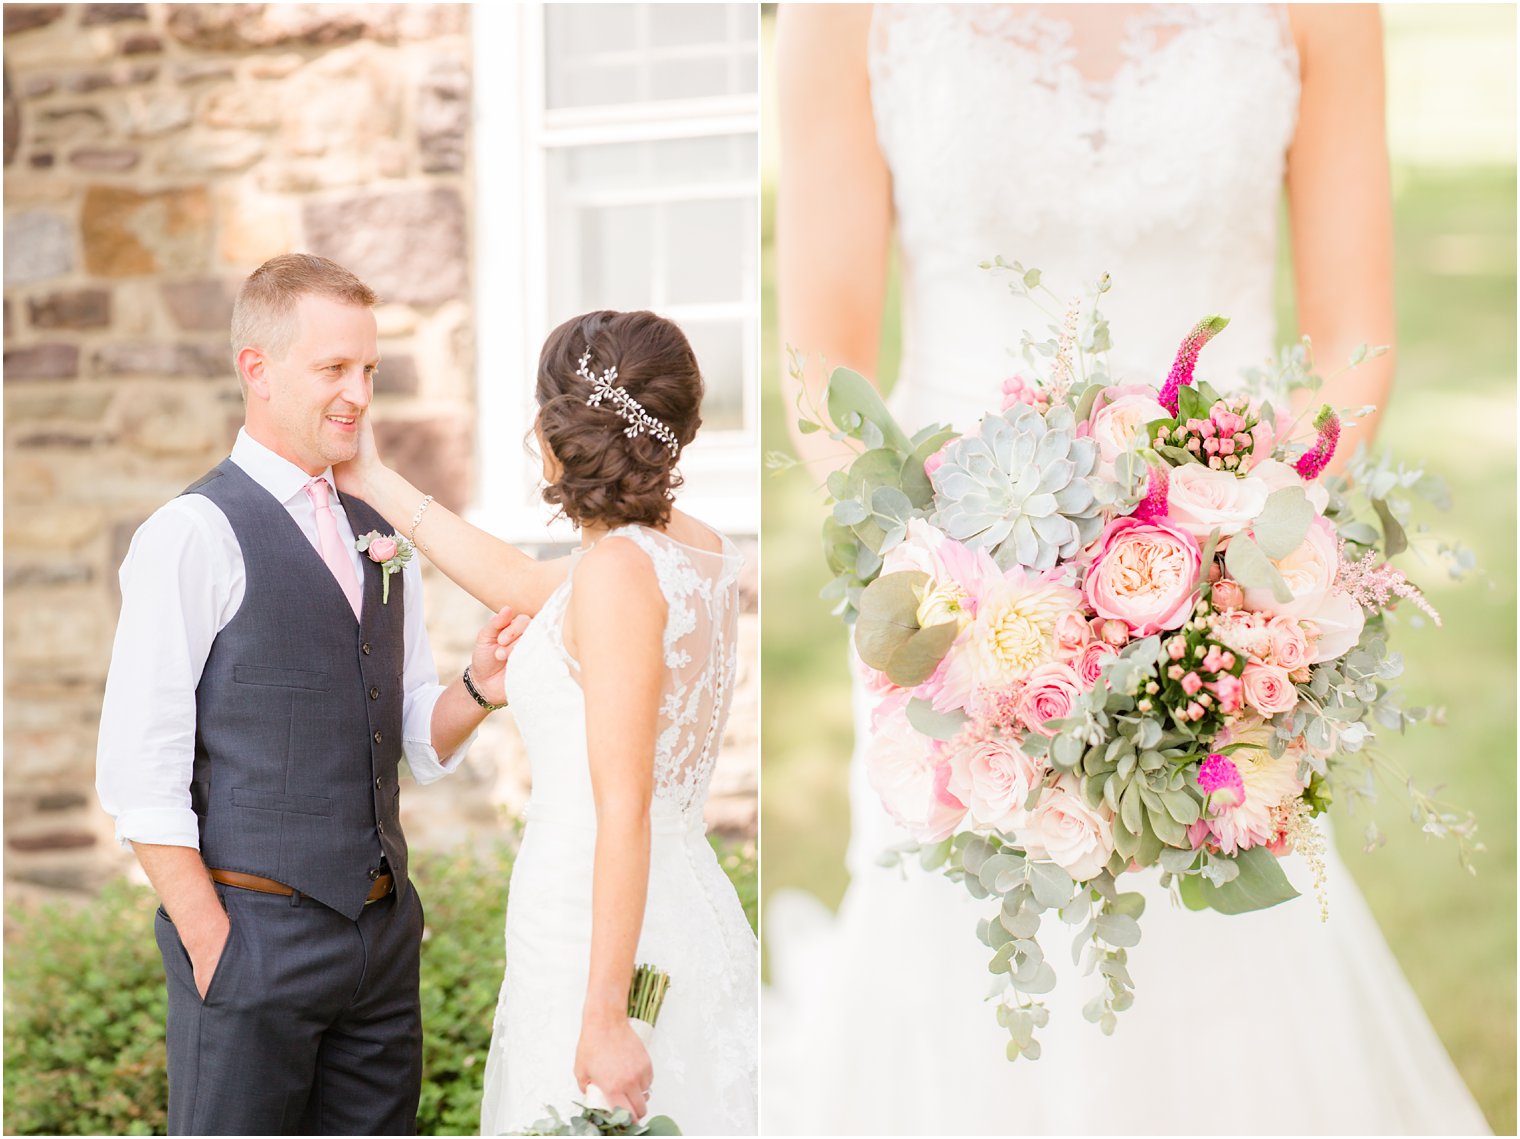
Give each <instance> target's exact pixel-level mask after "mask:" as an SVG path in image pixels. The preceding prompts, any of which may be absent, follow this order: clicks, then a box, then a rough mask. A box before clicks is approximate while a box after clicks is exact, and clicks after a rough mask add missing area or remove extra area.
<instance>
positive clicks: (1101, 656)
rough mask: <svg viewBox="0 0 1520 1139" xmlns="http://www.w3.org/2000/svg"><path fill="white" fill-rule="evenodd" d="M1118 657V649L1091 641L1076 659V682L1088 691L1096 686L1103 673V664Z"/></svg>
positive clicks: (1100, 642)
mask: <svg viewBox="0 0 1520 1139" xmlns="http://www.w3.org/2000/svg"><path fill="white" fill-rule="evenodd" d="M1118 655H1119V650H1118V649H1116V648H1114V646H1113V645H1109V644H1104V643H1103V642H1102V641H1093V642H1092V643H1091V644H1089V645H1088V646H1087V647H1086V648H1085V649H1083V650H1082V655H1081V656H1080V657H1079V658H1078V659H1077V680H1078V681H1079V682H1080V683H1081V685H1082V687H1083V689H1084V690H1085V689H1090V688H1091V687H1092V686H1093V685H1095V684H1097V683H1098V679H1099V677H1100V676H1101V675H1102V672H1103V664H1104V662H1105V661H1107V660H1108V659H1109V658H1110V657H1116V656H1118Z"/></svg>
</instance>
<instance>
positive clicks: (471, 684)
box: [464, 665, 507, 712]
mask: <svg viewBox="0 0 1520 1139" xmlns="http://www.w3.org/2000/svg"><path fill="white" fill-rule="evenodd" d="M464 689H465V691H466V692H468V693H469V694H470V695H471V696H473V697H474V698H475V703H477V704H479V705H480V706H481V707H482V708H484V709H485V710H486V711H487V712H500V711H501V710H502V709H503V708H505V707H506V706H507V702H506V701H505V700H503V701H502V702H501V703H500V704H492V703H491V702H490V701H489V700H487V699H486V698H485V697H484V696H482V695H481V694H480V689H478V688H476V687H475V679H474V677H472V676H471V675H470V666H469V665H465V666H464Z"/></svg>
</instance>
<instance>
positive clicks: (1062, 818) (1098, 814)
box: [1015, 775, 1114, 882]
mask: <svg viewBox="0 0 1520 1139" xmlns="http://www.w3.org/2000/svg"><path fill="white" fill-rule="evenodd" d="M1113 818H1114V816H1113V812H1111V811H1110V810H1109V809H1108V808H1107V807H1105V806H1102V805H1101V804H1100V805H1099V806H1096V807H1090V806H1088V805H1087V800H1086V799H1085V798H1083V796H1082V792H1081V788H1080V784H1079V783H1078V782H1077V779H1076V777H1075V776H1072V775H1063V776H1061V777H1060V779H1058V780H1057V781H1056V782H1055V784H1054V785H1053V786H1051V787H1047V788H1046V789H1045V792H1044V794H1043V795H1041V796H1040V801H1039V802H1038V803H1036V804H1035V807H1034V810H1032V811H1030V812H1029V814H1028V816H1027V818H1026V819H1025V820H1024V824H1023V825H1022V826H1020V827H1018V828H1016V830H1015V835H1016V837H1017V839H1018V842H1019V845H1020V846H1022V847H1024V849H1025V850H1027V851H1028V852H1029V856H1030V857H1031V858H1034V859H1037V860H1044V859H1049V860H1050V861H1051V862H1054V863H1055V864H1056V865H1057V866H1059V867H1060V868H1061V869H1062V870H1064V871H1066V873H1068V874H1070V875H1071V876H1072V877H1073V878H1075V879H1076V880H1077V881H1079V882H1086V881H1090V880H1091V879H1093V878H1096V877H1097V876H1098V874H1099V873H1101V872H1102V870H1103V867H1104V866H1106V865H1107V864H1108V860H1109V858H1110V857H1111V856H1112V855H1113V853H1114V823H1113Z"/></svg>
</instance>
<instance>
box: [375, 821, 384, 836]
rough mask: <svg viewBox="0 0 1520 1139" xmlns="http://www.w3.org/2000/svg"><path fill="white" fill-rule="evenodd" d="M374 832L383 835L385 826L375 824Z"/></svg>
mask: <svg viewBox="0 0 1520 1139" xmlns="http://www.w3.org/2000/svg"><path fill="white" fill-rule="evenodd" d="M375 830H376V831H377V832H378V833H380V834H384V833H385V824H384V823H376V824H375Z"/></svg>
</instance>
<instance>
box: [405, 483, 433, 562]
mask: <svg viewBox="0 0 1520 1139" xmlns="http://www.w3.org/2000/svg"><path fill="white" fill-rule="evenodd" d="M432 501H433V496H432V495H428V496H427V497H425V498H424V499H423V500H422V505H421V506H419V507H417V513H416V514H413V515H412V532H411V534H410V537H411V540H412V545H414V546H416V547H417V548H418V549H419V550H421V551H422V552H423V553H424V554H425V553H427V552H428V548H427V547H426V546H424V545H422V544H421V543H419V542H418V541H417V527H418V526H421V525H422V516H423V514H425V513H426V512H427V508H428V506H429V505H430V504H431V503H432Z"/></svg>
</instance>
